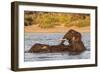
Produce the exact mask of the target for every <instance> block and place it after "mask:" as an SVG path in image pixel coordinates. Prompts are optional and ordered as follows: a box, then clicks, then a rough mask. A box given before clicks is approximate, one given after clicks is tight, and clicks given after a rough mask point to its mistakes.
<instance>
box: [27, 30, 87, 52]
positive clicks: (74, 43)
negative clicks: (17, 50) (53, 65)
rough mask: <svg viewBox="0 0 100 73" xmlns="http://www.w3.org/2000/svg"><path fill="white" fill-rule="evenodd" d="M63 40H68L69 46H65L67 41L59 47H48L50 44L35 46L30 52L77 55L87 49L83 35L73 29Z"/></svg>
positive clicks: (37, 44) (62, 42)
mask: <svg viewBox="0 0 100 73" xmlns="http://www.w3.org/2000/svg"><path fill="white" fill-rule="evenodd" d="M63 39H67V40H68V43H69V44H68V45H65V44H64V42H65V40H62V41H61V43H60V44H59V45H48V44H39V43H36V44H34V45H33V46H32V47H31V49H30V50H29V52H36V53H40V52H45V53H48V52H50V53H52V52H66V51H67V52H70V53H75V54H80V53H81V52H83V51H85V50H86V48H85V46H84V43H83V42H82V36H81V33H79V32H77V31H75V30H73V29H71V30H69V31H68V32H67V33H66V34H65V35H64V37H63Z"/></svg>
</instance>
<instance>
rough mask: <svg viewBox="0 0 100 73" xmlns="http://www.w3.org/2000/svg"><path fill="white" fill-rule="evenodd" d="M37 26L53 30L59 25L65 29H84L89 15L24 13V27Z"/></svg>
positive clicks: (87, 24)
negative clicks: (73, 27)
mask: <svg viewBox="0 0 100 73" xmlns="http://www.w3.org/2000/svg"><path fill="white" fill-rule="evenodd" d="M37 24H38V25H39V27H41V28H53V27H56V26H61V25H63V26H65V27H71V26H76V27H86V26H89V25H90V15H89V14H78V13H76V14H75V13H60V12H58V13H57V12H36V11H33V12H32V11H25V13H24V25H25V26H29V25H37Z"/></svg>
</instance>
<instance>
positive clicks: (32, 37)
mask: <svg viewBox="0 0 100 73" xmlns="http://www.w3.org/2000/svg"><path fill="white" fill-rule="evenodd" d="M64 34H65V33H25V38H24V40H25V54H24V61H25V62H27V61H48V60H65V59H88V58H90V34H89V33H82V41H83V42H84V45H85V47H86V49H87V50H86V51H85V52H83V53H82V54H80V55H69V54H68V52H63V53H27V51H28V50H29V49H30V48H31V46H32V45H34V44H35V43H42V44H49V45H58V44H59V43H60V41H59V40H57V39H61V38H62V37H63V36H64ZM65 44H68V42H67V41H66V42H65Z"/></svg>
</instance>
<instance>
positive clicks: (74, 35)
mask: <svg viewBox="0 0 100 73" xmlns="http://www.w3.org/2000/svg"><path fill="white" fill-rule="evenodd" d="M63 39H67V40H68V43H69V45H68V46H69V48H68V51H70V52H76V53H81V52H83V51H85V50H86V48H85V46H84V43H83V41H82V35H81V33H79V32H77V31H75V30H73V29H71V30H69V31H68V32H67V33H66V34H65V35H64V37H63ZM64 42H65V40H62V41H61V43H60V44H64Z"/></svg>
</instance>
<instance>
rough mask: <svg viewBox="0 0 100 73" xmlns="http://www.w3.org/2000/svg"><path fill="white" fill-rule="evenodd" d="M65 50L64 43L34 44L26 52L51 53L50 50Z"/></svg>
mask: <svg viewBox="0 0 100 73" xmlns="http://www.w3.org/2000/svg"><path fill="white" fill-rule="evenodd" d="M65 51H67V46H66V45H47V44H39V43H36V44H34V45H33V46H32V47H31V49H30V50H29V51H28V52H31V53H33V52H34V53H42V52H43V53H48V52H50V53H52V52H65Z"/></svg>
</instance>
